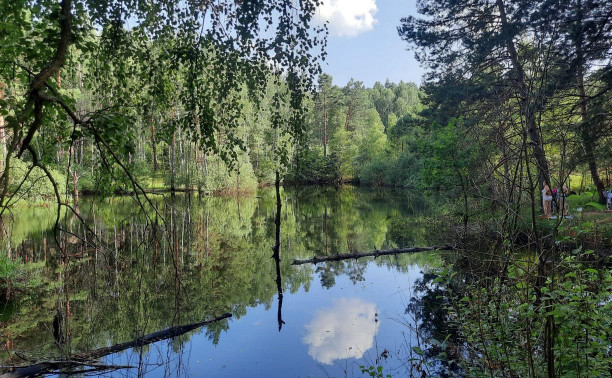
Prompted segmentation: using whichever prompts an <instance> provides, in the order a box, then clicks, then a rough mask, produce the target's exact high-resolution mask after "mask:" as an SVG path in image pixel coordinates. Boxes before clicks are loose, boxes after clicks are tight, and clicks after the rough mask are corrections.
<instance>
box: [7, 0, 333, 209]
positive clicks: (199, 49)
mask: <svg viewBox="0 0 612 378" xmlns="http://www.w3.org/2000/svg"><path fill="white" fill-rule="evenodd" d="M318 5H319V1H318V0H306V1H302V2H300V4H299V7H296V6H295V4H294V2H292V1H287V0H268V1H260V2H234V1H229V0H228V1H225V0H222V1H218V2H215V3H214V4H213V3H211V2H204V3H201V2H184V1H180V0H171V1H168V2H164V3H163V4H159V3H146V4H145V3H139V4H138V6H135V5H134V6H126V4H124V3H122V2H110V3H109V2H99V1H97V0H87V1H82V2H73V1H72V0H62V1H61V2H59V3H55V2H50V1H48V0H33V1H26V0H18V1H3V3H2V11H1V16H2V19H3V20H4V21H3V33H1V34H0V35H1V37H0V43H2V45H3V49H2V53H1V56H0V82H2V83H11V87H10V91H11V93H10V100H9V101H6V105H7V106H6V107H5V106H3V112H4V113H5V114H4V116H5V121H6V124H7V126H6V129H7V130H10V131H9V133H8V134H9V135H7V151H6V154H5V159H4V171H3V173H2V175H1V176H0V206H3V207H4V206H5V205H6V203H7V196H8V194H9V193H8V186H9V185H8V184H9V181H10V180H9V172H10V171H11V170H10V169H9V168H10V164H11V159H13V158H15V157H17V158H21V157H25V156H27V155H29V159H30V160H31V161H32V162H33V166H39V167H44V162H45V161H46V160H47V156H45V155H39V153H43V154H44V153H45V152H46V151H36V150H35V148H34V147H33V145H34V143H33V142H34V141H35V140H36V138H37V137H38V136H40V135H41V130H43V129H45V128H50V127H52V126H53V125H57V124H58V123H60V122H61V121H63V120H66V119H69V120H70V122H71V123H70V124H67V125H66V126H65V127H64V128H65V129H67V131H68V132H67V134H68V135H69V136H70V137H69V141H70V144H71V145H72V144H74V142H75V141H76V140H78V139H79V138H83V137H85V138H88V139H90V140H92V143H93V144H94V145H95V146H96V147H97V148H98V150H99V153H100V154H101V155H104V158H103V160H104V161H105V164H106V165H107V166H110V164H111V162H112V164H117V165H119V166H120V167H121V170H122V171H123V172H124V174H126V175H127V176H128V177H129V178H130V181H132V185H133V190H134V191H142V187H140V185H139V184H138V183H136V182H135V180H134V176H133V175H132V173H131V172H130V169H129V164H128V163H129V161H130V160H131V156H132V155H133V154H134V152H135V151H134V149H133V147H134V145H135V143H136V138H135V135H133V134H132V133H130V131H131V126H132V125H133V124H134V121H135V117H136V112H135V111H134V110H135V109H142V108H144V107H145V106H149V105H151V104H152V103H153V104H154V105H155V106H154V107H153V106H149V109H157V110H158V111H159V112H160V113H169V114H171V116H170V119H169V120H167V121H168V123H170V124H171V127H172V128H173V129H181V130H183V131H184V132H185V133H186V135H188V136H189V137H190V138H191V140H193V141H195V142H197V144H198V146H199V147H200V148H202V149H204V150H205V151H206V152H216V153H219V154H220V156H221V157H222V158H223V159H224V160H225V161H226V162H227V163H228V165H229V166H230V168H231V167H232V166H233V162H234V161H235V160H236V159H237V151H236V149H235V148H236V147H238V148H241V149H244V143H243V141H242V140H241V139H240V138H239V137H238V136H237V135H236V130H237V126H238V119H239V117H240V115H241V104H240V102H239V101H236V99H237V98H238V97H239V96H240V95H241V94H242V92H243V88H245V87H246V90H247V93H248V94H249V96H250V97H251V98H252V99H253V101H257V100H258V99H259V98H261V96H262V95H263V94H265V89H266V88H267V85H268V82H269V80H270V77H271V76H272V77H274V80H275V81H276V82H278V83H280V82H281V81H283V82H285V83H287V96H277V104H276V105H279V106H277V107H276V108H275V109H280V108H281V106H280V104H281V102H282V103H286V104H287V106H288V108H290V109H291V112H290V114H289V115H288V119H287V120H282V119H281V118H280V116H279V115H277V117H275V118H274V119H275V120H276V122H275V125H276V126H277V127H278V128H279V130H280V131H281V132H282V133H286V134H288V135H293V136H294V135H299V134H301V133H303V132H304V117H305V110H304V108H303V102H304V99H305V97H306V95H307V93H308V92H309V91H310V90H311V88H312V86H313V80H314V77H315V75H316V74H318V73H319V71H320V69H319V66H318V62H319V61H320V59H321V58H322V56H323V55H322V51H321V48H322V46H323V45H324V44H325V36H324V35H322V32H323V31H324V29H323V28H319V27H313V26H312V21H313V20H312V18H313V16H314V12H315V10H316V9H317V6H318ZM128 25H129V27H128ZM80 61H85V62H87V63H88V73H89V75H90V76H91V77H92V78H93V80H90V81H89V83H88V84H89V85H90V88H89V89H90V90H92V91H94V93H95V94H96V97H97V98H96V100H95V101H93V103H94V104H95V106H94V107H93V108H92V109H88V111H87V112H84V113H82V114H81V113H78V112H76V110H75V107H74V102H75V98H74V96H73V95H72V94H71V93H69V92H66V91H63V90H60V88H59V87H58V85H57V83H55V82H54V81H53V78H54V77H55V76H56V75H57V74H58V73H59V72H60V70H62V72H70V73H72V72H75V71H76V70H78V68H79V67H78V63H79V62H80ZM152 61H154V62H155V64H151V62H152ZM204 62H205V64H202V63H204ZM147 75H148V76H149V77H150V78H152V80H149V82H148V83H146V84H148V86H147V85H143V84H145V83H143V82H142V81H140V80H138V79H139V78H143V77H145V76H147ZM143 86H144V87H145V88H147V89H148V96H137V95H135V94H137V93H139V91H141V90H142V88H143ZM169 89H170V92H172V93H173V96H169V95H168V92H169ZM196 126H197V128H196ZM151 134H152V139H153V140H155V137H154V136H153V135H154V134H155V129H152V130H151ZM153 145H155V142H153ZM26 153H27V154H26ZM154 155H156V152H155V151H154ZM173 164H174V162H173ZM47 176H48V179H49V180H51V181H53V178H52V176H51V175H50V174H48V175H47ZM56 194H57V196H56V197H57V200H58V202H59V203H62V201H61V200H60V196H59V193H56Z"/></svg>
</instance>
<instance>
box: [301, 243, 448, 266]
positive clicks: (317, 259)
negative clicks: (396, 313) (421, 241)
mask: <svg viewBox="0 0 612 378" xmlns="http://www.w3.org/2000/svg"><path fill="white" fill-rule="evenodd" d="M453 249H455V248H454V247H452V246H450V245H443V246H433V247H411V248H396V249H381V250H374V251H370V252H354V253H344V254H340V255H331V256H315V257H313V258H312V259H308V260H293V263H291V265H302V264H318V263H320V262H325V261H340V260H348V259H358V258H360V257H367V256H374V257H378V256H388V255H398V254H400V253H415V252H423V251H452V250H453Z"/></svg>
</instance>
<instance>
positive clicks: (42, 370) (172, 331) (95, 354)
mask: <svg viewBox="0 0 612 378" xmlns="http://www.w3.org/2000/svg"><path fill="white" fill-rule="evenodd" d="M231 316H232V314H230V313H226V314H223V315H221V316H218V317H216V318H214V319H211V320H206V321H203V322H198V323H191V324H184V325H181V326H176V327H170V328H167V329H164V330H161V331H157V332H153V333H149V334H148V335H144V336H142V337H138V338H136V339H134V340H131V341H128V342H125V343H121V344H115V345H112V346H110V347H106V348H100V349H95V350H92V351H89V352H84V353H78V354H74V355H72V356H71V357H70V358H67V359H65V360H58V361H46V362H40V363H37V364H34V365H27V366H1V367H0V369H1V370H0V371H4V374H0V378H15V377H35V376H40V375H43V374H51V373H59V372H61V370H63V369H68V368H78V367H90V368H94V369H95V370H98V371H99V370H109V369H111V370H115V369H124V368H130V366H115V365H103V364H98V363H96V362H95V360H97V359H99V358H102V357H104V356H108V355H110V354H114V353H119V352H121V351H124V350H126V349H129V348H136V347H143V346H145V345H148V344H151V343H154V342H156V341H161V340H166V339H170V338H173V337H176V336H180V335H183V334H185V333H187V332H189V331H192V330H194V329H196V328H200V327H203V326H205V325H207V324H210V323H214V322H218V321H219V320H223V319H226V318H229V317H231Z"/></svg>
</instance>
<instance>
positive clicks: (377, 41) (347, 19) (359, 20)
mask: <svg viewBox="0 0 612 378" xmlns="http://www.w3.org/2000/svg"><path fill="white" fill-rule="evenodd" d="M318 12H319V14H318V17H319V18H320V19H324V20H328V21H329V30H330V35H329V40H328V48H327V52H328V56H327V60H326V61H325V62H323V71H324V72H326V73H329V74H331V75H332V76H333V78H334V84H337V85H345V84H346V83H347V82H348V81H349V79H350V78H351V77H353V78H354V79H357V80H360V81H363V82H364V84H365V85H366V86H372V85H373V84H374V83H375V82H376V81H380V82H384V81H385V80H386V79H387V78H388V79H389V80H391V81H394V82H398V81H400V80H404V81H412V82H415V83H417V84H420V83H421V76H422V75H423V70H422V69H421V67H419V64H418V63H417V61H416V60H415V59H414V53H413V52H412V51H408V50H407V44H406V43H405V42H404V41H402V40H401V39H400V37H399V35H398V34H397V27H398V25H399V23H400V18H401V17H404V16H408V15H414V14H416V0H324V4H323V6H322V7H321V8H320V9H319V11H318Z"/></svg>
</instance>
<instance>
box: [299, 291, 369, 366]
mask: <svg viewBox="0 0 612 378" xmlns="http://www.w3.org/2000/svg"><path fill="white" fill-rule="evenodd" d="M375 318H376V304H374V303H370V302H365V301H363V300H362V299H359V298H341V299H339V300H337V301H335V303H334V304H333V306H332V307H330V308H328V309H324V310H320V311H318V313H317V316H316V317H315V318H314V319H313V320H312V321H311V322H310V323H308V324H307V325H306V335H305V336H304V338H303V342H304V343H305V344H308V354H309V355H310V356H311V357H312V358H314V359H315V360H317V361H318V362H320V363H323V364H331V363H332V362H333V361H334V360H338V359H342V358H350V357H354V358H361V357H363V354H364V353H365V352H366V351H367V350H368V349H370V348H371V347H372V346H373V345H374V336H375V335H376V332H377V331H378V323H377V322H376V321H375Z"/></svg>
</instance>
